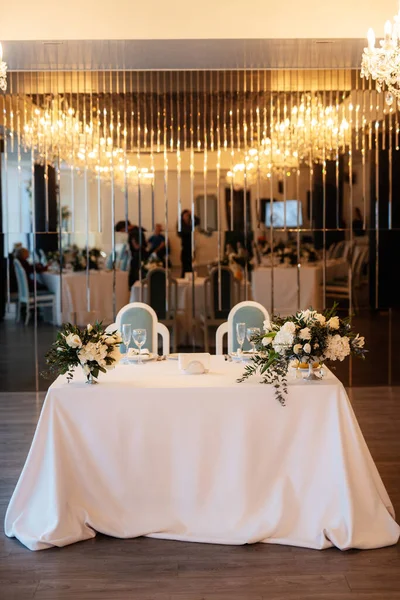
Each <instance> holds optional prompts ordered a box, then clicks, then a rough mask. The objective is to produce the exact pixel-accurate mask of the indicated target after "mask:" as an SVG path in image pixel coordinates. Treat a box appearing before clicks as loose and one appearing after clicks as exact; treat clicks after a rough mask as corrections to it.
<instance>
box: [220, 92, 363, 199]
mask: <svg viewBox="0 0 400 600" xmlns="http://www.w3.org/2000/svg"><path fill="white" fill-rule="evenodd" d="M348 110H349V111H350V112H351V110H352V106H351V105H350V106H349V107H348ZM344 111H345V107H344V106H339V105H338V104H336V105H333V104H330V105H325V104H324V102H323V98H322V97H321V95H320V94H304V95H302V97H301V98H300V101H299V103H298V104H295V105H294V106H292V108H291V112H290V113H289V116H288V117H286V118H285V119H280V118H276V119H274V120H273V122H272V123H271V136H270V137H265V138H263V139H261V141H260V143H259V144H258V145H257V146H256V147H253V148H250V149H249V150H248V151H247V152H246V153H245V155H244V159H243V161H242V162H240V163H237V164H235V165H234V166H233V167H232V169H231V170H230V171H228V173H227V177H226V180H227V183H228V184H233V186H234V187H235V188H243V187H244V183H245V177H246V185H247V186H249V185H252V184H254V183H255V182H256V181H257V179H258V177H260V179H266V178H267V179H268V178H270V177H271V175H272V174H273V173H274V174H277V176H278V178H281V177H283V176H284V175H285V174H286V175H288V174H290V172H292V171H296V170H297V169H299V167H300V165H301V164H306V165H310V164H312V163H323V162H324V161H326V160H335V159H336V158H337V156H338V154H339V152H340V151H342V152H344V150H345V148H346V146H347V145H348V144H349V140H350V136H351V127H350V123H349V121H348V120H347V119H346V118H345V116H344ZM340 113H342V114H340Z"/></svg>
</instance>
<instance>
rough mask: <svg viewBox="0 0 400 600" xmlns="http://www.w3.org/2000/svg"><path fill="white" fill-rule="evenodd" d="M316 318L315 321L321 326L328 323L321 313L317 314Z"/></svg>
mask: <svg viewBox="0 0 400 600" xmlns="http://www.w3.org/2000/svg"><path fill="white" fill-rule="evenodd" d="M314 318H315V320H316V321H318V323H319V324H320V325H325V323H326V318H325V317H324V315H321V313H316V314H315V315H314Z"/></svg>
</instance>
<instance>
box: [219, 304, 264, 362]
mask: <svg viewBox="0 0 400 600" xmlns="http://www.w3.org/2000/svg"><path fill="white" fill-rule="evenodd" d="M268 318H269V315H268V311H267V309H266V308H264V306H262V304H259V303H258V302H252V301H250V300H247V301H246V302H239V304H236V306H234V307H233V308H232V310H231V311H230V313H229V315H228V320H227V321H226V322H225V323H223V324H222V325H220V326H219V327H218V329H217V335H216V341H215V353H216V354H222V353H223V340H224V335H225V334H228V352H236V351H237V349H238V348H239V344H238V343H237V339H236V324H237V323H246V327H259V328H260V329H261V331H262V329H263V324H264V321H265V320H266V319H268ZM250 348H251V346H250V343H249V342H248V341H247V339H246V341H245V343H244V345H243V350H250Z"/></svg>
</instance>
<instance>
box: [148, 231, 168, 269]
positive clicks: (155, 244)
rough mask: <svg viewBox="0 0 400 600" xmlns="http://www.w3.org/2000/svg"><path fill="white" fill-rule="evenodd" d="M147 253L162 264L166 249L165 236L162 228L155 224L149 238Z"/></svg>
mask: <svg viewBox="0 0 400 600" xmlns="http://www.w3.org/2000/svg"><path fill="white" fill-rule="evenodd" d="M148 252H149V254H155V255H156V256H157V258H158V260H160V261H162V262H164V260H165V255H166V253H167V247H166V244H165V236H164V234H163V232H162V226H161V225H160V224H159V223H157V225H156V226H155V228H154V233H153V235H152V236H150V238H149V245H148Z"/></svg>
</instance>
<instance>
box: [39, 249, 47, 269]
mask: <svg viewBox="0 0 400 600" xmlns="http://www.w3.org/2000/svg"><path fill="white" fill-rule="evenodd" d="M39 256H40V262H41V264H42V265H43V266H44V267H45V266H46V265H47V264H48V261H47V256H46V254H45V253H44V251H43V250H42V249H41V248H40V249H39Z"/></svg>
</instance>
